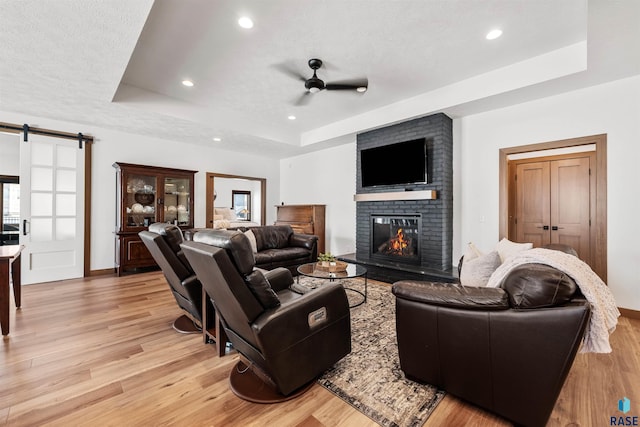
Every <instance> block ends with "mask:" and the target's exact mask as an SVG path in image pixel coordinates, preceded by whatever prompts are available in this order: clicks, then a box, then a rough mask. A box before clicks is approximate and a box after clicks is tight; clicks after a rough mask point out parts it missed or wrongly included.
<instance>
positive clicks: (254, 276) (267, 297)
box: [245, 270, 280, 309]
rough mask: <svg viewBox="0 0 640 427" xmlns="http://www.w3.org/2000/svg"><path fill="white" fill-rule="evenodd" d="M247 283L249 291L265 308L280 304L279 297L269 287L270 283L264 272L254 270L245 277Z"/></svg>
mask: <svg viewBox="0 0 640 427" xmlns="http://www.w3.org/2000/svg"><path fill="white" fill-rule="evenodd" d="M245 280H246V281H247V285H248V286H249V289H250V290H251V293H252V294H253V295H254V296H255V297H256V298H257V299H258V301H260V304H261V305H262V306H263V307H264V308H265V309H267V308H273V307H277V306H279V305H280V299H279V298H278V295H276V293H275V292H274V291H273V289H271V285H270V284H269V282H268V281H267V279H266V278H265V277H264V274H263V273H262V271H260V270H254V271H253V272H252V273H251V274H249V275H247V276H246V277H245Z"/></svg>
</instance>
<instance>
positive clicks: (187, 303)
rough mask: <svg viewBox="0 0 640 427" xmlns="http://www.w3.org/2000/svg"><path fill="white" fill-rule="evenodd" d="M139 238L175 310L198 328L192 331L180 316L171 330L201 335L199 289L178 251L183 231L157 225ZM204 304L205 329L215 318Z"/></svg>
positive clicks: (170, 225)
mask: <svg viewBox="0 0 640 427" xmlns="http://www.w3.org/2000/svg"><path fill="white" fill-rule="evenodd" d="M138 235H139V236H140V238H141V239H142V241H143V242H144V244H145V246H146V247H147V249H148V250H149V252H151V256H153V259H154V260H155V261H156V263H157V264H158V265H159V266H160V269H161V270H162V272H163V274H164V277H165V278H166V279H167V282H168V284H169V288H170V289H171V292H172V294H173V296H174V297H175V299H176V302H177V303H178V306H179V307H180V308H181V309H183V310H184V311H186V312H187V313H188V314H189V315H190V316H191V319H192V320H191V322H193V320H195V321H196V323H198V324H199V325H196V326H195V327H193V324H192V325H189V322H188V321H185V318H184V316H181V317H179V318H178V319H176V321H175V322H174V324H173V327H174V329H176V330H177V331H178V332H183V333H192V332H200V331H201V327H202V325H203V319H202V317H203V311H202V285H201V284H200V281H199V280H198V278H197V277H196V274H195V273H194V271H193V269H192V268H191V265H190V264H189V261H187V258H186V257H185V256H184V254H183V252H182V248H181V247H180V244H181V243H182V242H183V239H182V231H181V230H180V228H179V227H177V226H175V225H172V224H165V223H161V222H157V223H154V224H151V225H150V226H149V230H148V231H141V232H140V233H138ZM207 304H209V307H208V308H209V309H207V310H206V313H207V319H206V320H207V321H206V322H205V323H204V324H205V325H208V324H210V322H211V320H212V318H213V315H214V310H213V306H212V305H211V303H210V302H208V303H207Z"/></svg>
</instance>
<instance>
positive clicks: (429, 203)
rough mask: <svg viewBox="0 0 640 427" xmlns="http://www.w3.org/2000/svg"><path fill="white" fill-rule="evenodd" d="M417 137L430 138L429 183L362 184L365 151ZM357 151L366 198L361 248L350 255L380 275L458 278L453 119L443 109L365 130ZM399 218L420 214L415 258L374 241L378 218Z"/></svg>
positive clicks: (360, 194)
mask: <svg viewBox="0 0 640 427" xmlns="http://www.w3.org/2000/svg"><path fill="white" fill-rule="evenodd" d="M416 138H425V139H426V141H427V169H428V176H429V179H428V183H424V184H411V185H401V186H378V187H362V179H361V175H360V173H361V169H360V151H361V150H363V149H368V148H373V147H379V146H382V145H388V144H394V143H398V142H402V141H407V140H413V139H416ZM357 150H358V156H357V159H358V160H357V162H358V163H357V167H356V171H357V174H356V179H357V183H356V192H357V195H356V200H358V199H365V200H362V201H357V206H356V218H357V225H356V253H355V254H352V255H351V256H347V257H346V258H345V259H349V260H351V261H355V262H357V263H360V264H363V265H366V266H367V268H368V270H369V273H370V277H372V278H374V279H378V280H384V281H395V280H402V279H417V280H440V281H452V280H455V276H456V275H455V274H454V273H453V271H452V240H453V230H452V229H453V137H452V121H451V119H450V118H449V117H448V116H446V115H445V114H442V113H439V114H434V115H431V116H427V117H421V118H417V119H414V120H410V121H407V122H403V123H398V124H395V125H392V126H387V127H384V128H381V129H376V130H372V131H369V132H366V133H362V134H359V135H358V137H357ZM430 192H434V193H433V194H435V197H434V198H432V199H431V198H423V197H422V194H423V193H430ZM405 194H406V197H405ZM389 196H391V197H389ZM370 199H373V200H370ZM393 217H395V218H397V219H398V221H400V222H401V221H402V220H407V219H409V218H416V219H419V220H418V221H417V223H419V224H413V226H411V229H410V234H411V236H410V237H412V238H413V239H415V240H416V241H417V242H416V241H414V242H413V244H418V245H419V246H418V247H417V248H416V250H415V254H413V255H412V256H410V257H404V256H395V255H389V254H384V255H382V256H381V254H377V253H375V250H374V249H373V248H374V246H376V245H378V246H380V245H382V244H383V243H381V242H380V241H374V240H373V239H374V237H373V234H374V232H373V231H374V228H375V227H374V225H373V224H374V222H373V221H374V218H393ZM391 228H394V226H392V227H391ZM396 228H397V227H396ZM353 258H355V259H353Z"/></svg>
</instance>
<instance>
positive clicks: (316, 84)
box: [304, 72, 324, 93]
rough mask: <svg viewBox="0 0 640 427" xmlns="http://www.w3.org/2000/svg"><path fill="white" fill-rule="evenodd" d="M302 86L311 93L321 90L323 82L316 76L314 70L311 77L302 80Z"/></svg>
mask: <svg viewBox="0 0 640 427" xmlns="http://www.w3.org/2000/svg"><path fill="white" fill-rule="evenodd" d="M304 87H306V88H307V90H308V91H309V92H311V93H314V92H318V91H321V90H322V89H324V82H323V81H322V80H320V79H319V78H317V77H316V75H315V72H314V74H313V77H311V78H310V79H308V80H307V81H305V82H304Z"/></svg>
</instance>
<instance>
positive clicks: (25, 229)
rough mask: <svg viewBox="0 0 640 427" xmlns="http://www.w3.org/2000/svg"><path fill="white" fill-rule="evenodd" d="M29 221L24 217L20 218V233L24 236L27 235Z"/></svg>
mask: <svg viewBox="0 0 640 427" xmlns="http://www.w3.org/2000/svg"><path fill="white" fill-rule="evenodd" d="M28 222H29V221H27V220H26V219H23V220H22V235H23V236H26V235H27V223H28Z"/></svg>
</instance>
